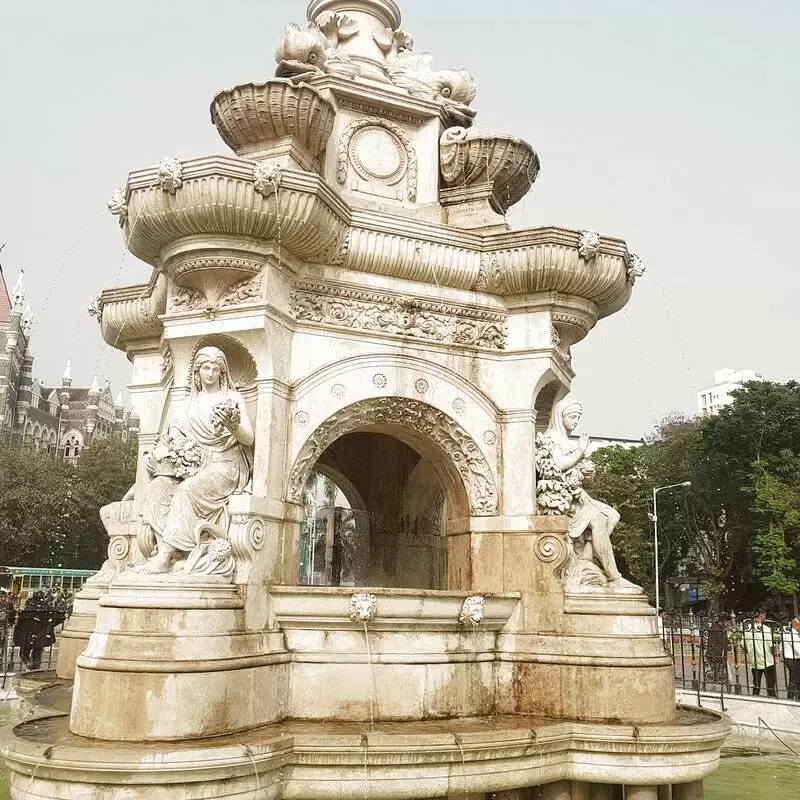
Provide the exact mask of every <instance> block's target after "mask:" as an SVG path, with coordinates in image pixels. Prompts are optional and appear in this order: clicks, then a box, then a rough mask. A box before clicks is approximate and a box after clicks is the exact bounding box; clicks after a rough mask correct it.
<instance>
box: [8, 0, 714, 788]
mask: <svg viewBox="0 0 800 800" xmlns="http://www.w3.org/2000/svg"><path fill="white" fill-rule="evenodd" d="M279 33H280V32H279V29H278V26H277V25H276V30H275V34H276V36H278V35H279ZM276 60H277V62H278V67H277V72H276V77H273V78H267V79H265V80H264V81H263V82H257V83H246V84H243V85H241V86H236V87H233V88H232V89H228V90H226V91H222V92H220V93H219V94H218V95H217V96H216V97H215V98H214V99H213V101H212V104H211V122H212V123H213V124H214V125H215V126H216V128H217V130H218V132H219V134H220V136H221V138H222V139H223V141H224V142H225V144H226V145H228V147H230V148H231V150H232V151H233V154H232V155H214V156H202V157H198V158H180V159H178V158H166V159H164V160H163V161H162V162H161V163H160V164H158V165H156V166H154V167H148V168H146V169H141V170H137V171H134V172H132V173H131V174H130V176H129V178H128V181H127V183H126V184H125V187H124V188H122V189H120V190H119V191H117V192H116V193H115V194H114V196H113V198H112V200H111V201H110V202H109V207H110V210H111V212H112V213H113V214H114V215H116V217H117V218H118V220H119V223H120V225H121V226H122V232H123V235H124V237H125V242H126V245H127V247H128V248H129V249H130V251H131V253H133V254H134V255H135V256H136V257H138V258H139V259H141V260H142V261H144V262H146V263H148V264H151V265H152V267H153V271H152V275H151V277H150V279H149V281H147V282H145V283H142V284H141V285H137V286H130V287H126V288H122V289H119V288H117V289H113V290H109V291H106V292H105V293H104V294H103V296H102V298H101V303H100V306H101V324H102V334H103V336H104V338H105V340H106V341H107V342H109V343H110V344H112V345H113V346H114V347H117V348H119V349H121V350H123V351H124V352H125V353H126V354H127V356H128V358H129V359H130V361H131V363H132V374H131V383H130V387H131V394H132V401H133V404H134V406H135V409H136V411H137V413H138V414H139V417H140V420H141V438H140V447H141V455H142V457H141V465H140V469H139V474H138V477H137V482H136V486H135V488H134V491H133V492H132V493H131V495H130V499H126V500H124V501H120V502H119V503H116V504H114V505H112V506H109V507H107V508H105V509H103V510H102V517H103V520H104V522H105V525H106V528H107V530H108V533H109V536H110V546H109V560H108V562H107V563H106V564H105V566H104V567H103V569H102V571H101V572H100V573H99V574H98V575H97V576H96V578H94V579H93V580H92V581H91V582H90V585H88V586H87V587H86V589H85V590H84V591H83V592H82V593H81V595H80V596H79V599H78V602H77V604H76V614H75V616H74V617H73V618H72V619H71V620H70V625H69V629H68V630H67V631H66V632H65V633H64V636H63V638H62V640H61V647H60V660H59V668H58V677H57V678H56V677H55V676H52V681H48V680H47V679H46V678H43V683H42V685H43V686H44V685H49V684H50V683H51V684H52V685H51V686H50V688H48V689H46V690H45V691H42V692H40V693H39V694H38V696H37V698H36V700H35V702H36V703H37V714H36V715H35V717H34V718H33V719H32V720H29V721H28V722H25V723H23V724H21V725H18V726H17V727H15V728H14V729H12V730H7V731H6V732H5V733H4V735H3V739H2V752H3V755H4V756H5V759H6V761H7V763H8V765H9V767H10V769H11V775H12V777H11V787H12V788H11V792H12V797H13V798H14V800H35V799H37V798H63V799H66V798H70V799H72V798H75V799H78V798H80V800H101V798H102V800H143V799H144V798H146V799H147V800H167V799H168V798H169V800H201V798H202V800H207V799H209V798H219V799H220V800H222V799H223V798H224V799H225V800H228V799H229V798H254V799H257V800H271V799H272V798H287V800H328V798H362V797H363V798H397V800H400V799H401V798H408V799H409V800H410V799H412V798H420V799H421V798H446V797H453V798H454V797H458V798H462V797H465V796H466V797H468V798H484V797H486V798H494V797H499V798H517V799H518V800H524V799H525V798H533V797H541V798H550V799H551V800H555V799H556V798H558V799H560V800H566V799H567V798H571V799H572V800H581V799H583V800H589V798H609V799H610V798H615V797H622V788H621V787H622V786H625V787H626V788H625V793H626V795H625V796H626V797H627V798H629V799H630V798H636V799H637V800H646V799H648V798H649V799H650V800H655V799H656V798H668V797H672V798H674V799H675V800H689V799H690V798H692V799H693V798H700V797H702V780H703V778H704V777H705V776H707V775H708V774H709V773H711V772H713V771H714V770H715V769H716V767H717V763H718V760H719V751H720V746H721V744H722V742H723V740H724V738H725V736H726V735H727V733H728V731H729V724H728V722H727V720H726V719H725V718H723V717H720V716H717V715H715V714H713V713H711V712H703V711H697V710H695V711H690V710H685V709H678V708H676V706H675V698H674V687H673V667H672V663H671V659H670V657H669V656H667V655H666V654H665V653H664V650H663V648H662V646H661V643H660V640H659V638H658V636H657V633H656V618H655V613H654V611H653V609H652V608H651V607H650V606H649V605H648V603H647V600H646V598H645V596H644V595H643V594H642V592H641V591H640V590H639V588H638V587H636V586H634V585H633V584H631V583H629V582H628V581H626V580H625V579H624V578H623V577H622V576H621V575H620V572H619V569H618V567H617V564H616V561H615V558H614V552H613V549H612V546H611V538H610V537H611V533H612V531H613V528H614V525H615V524H616V522H617V520H618V517H617V515H616V512H615V511H614V510H613V509H611V508H609V507H608V506H606V505H604V504H602V503H600V502H598V501H596V500H595V499H594V498H593V497H592V496H591V484H590V478H591V474H592V465H591V463H590V462H589V461H588V459H587V458H586V455H585V445H586V442H585V440H584V439H580V438H577V437H576V436H572V435H571V434H572V433H573V431H574V430H575V427H576V426H577V424H578V422H579V421H580V416H581V408H580V406H579V405H578V404H577V403H574V402H572V401H571V399H570V398H568V397H567V393H568V390H569V387H570V382H571V380H572V378H573V375H574V373H573V369H572V348H573V346H574V345H576V344H577V343H578V342H579V341H580V340H581V339H583V338H584V337H585V336H586V335H587V334H588V333H589V331H591V330H592V328H593V327H594V326H595V324H596V323H597V322H598V320H600V319H602V318H603V317H605V316H608V315H610V314H613V313H614V312H616V311H619V310H620V309H621V308H622V307H623V306H624V305H625V304H626V303H627V302H628V300H629V299H630V296H631V293H632V291H633V289H634V284H635V281H636V279H637V278H638V277H640V276H641V274H642V272H643V265H642V262H641V260H640V259H639V258H638V257H637V256H636V255H634V254H632V253H630V252H629V251H628V248H627V247H626V245H625V243H624V242H623V241H620V240H619V239H615V238H611V237H607V236H601V235H598V234H597V233H594V232H592V231H580V230H571V229H564V228H539V229H527V230H511V229H510V227H509V225H508V223H507V222H506V217H505V215H506V212H507V211H508V209H509V207H510V206H511V205H513V204H514V203H516V202H517V201H519V200H520V199H521V198H522V197H524V196H525V194H526V193H527V192H528V191H529V190H530V188H531V186H532V184H533V183H534V181H535V179H536V177H537V174H538V172H539V158H538V156H537V154H536V152H535V151H534V149H533V148H532V147H531V145H529V144H528V143H527V142H525V141H523V140H521V139H517V138H514V137H511V136H506V135H495V134H489V133H485V132H477V131H476V128H475V126H474V124H473V123H474V120H475V116H476V111H475V109H474V108H473V106H472V102H473V100H474V98H475V95H476V85H475V81H474V80H473V78H472V76H471V75H470V74H469V73H468V72H467V71H465V70H443V69H439V66H440V65H438V64H436V63H435V62H433V61H432V60H431V57H430V56H427V55H422V56H419V55H415V54H414V53H413V41H412V38H411V36H410V35H409V34H408V33H406V32H405V31H404V30H402V29H401V28H400V10H399V8H398V7H397V6H396V4H395V3H394V2H393V0H314V2H312V3H310V5H309V8H308V24H307V25H303V26H299V25H289V26H288V27H286V29H285V31H284V33H283V34H282V35H281V36H280V39H279V41H278V44H277V51H276ZM312 471H315V472H322V473H324V474H325V475H327V476H328V477H329V478H330V479H331V480H332V481H334V482H335V484H336V485H337V486H338V487H339V489H340V490H341V492H342V493H343V495H345V496H346V498H347V503H348V504H349V506H350V508H351V509H354V510H358V511H359V513H361V515H362V518H363V519H365V520H367V523H366V533H365V537H364V541H363V543H362V545H361V548H362V551H363V552H362V554H361V555H362V557H361V558H360V560H359V565H358V568H357V569H356V570H355V572H354V574H353V577H352V580H350V581H349V584H350V585H348V586H330V585H329V586H306V585H301V583H302V581H301V577H300V576H301V571H300V541H301V523H302V521H303V519H304V514H305V510H304V505H303V495H304V489H305V487H306V484H307V481H308V478H309V476H310V475H311V474H312ZM330 582H334V583H335V582H336V581H329V583H330ZM73 681H74V683H73Z"/></svg>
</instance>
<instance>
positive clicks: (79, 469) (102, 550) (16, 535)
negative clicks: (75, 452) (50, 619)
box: [0, 439, 137, 569]
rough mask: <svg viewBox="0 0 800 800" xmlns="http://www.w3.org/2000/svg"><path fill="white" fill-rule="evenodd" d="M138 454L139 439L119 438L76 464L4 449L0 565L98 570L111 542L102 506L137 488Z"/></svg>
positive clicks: (1, 451) (0, 471)
mask: <svg viewBox="0 0 800 800" xmlns="http://www.w3.org/2000/svg"><path fill="white" fill-rule="evenodd" d="M136 459H137V446H136V443H135V442H134V441H130V442H123V441H122V440H120V439H104V440H102V441H100V442H97V443H96V444H94V445H93V446H92V447H91V448H89V449H88V450H84V452H83V453H82V455H81V458H80V460H79V461H78V463H77V465H73V464H71V463H69V462H65V461H59V460H55V459H54V458H53V456H52V455H47V454H44V453H37V452H35V451H30V450H23V449H20V448H18V447H12V446H0V564H4V565H8V566H29V567H30V566H40V567H62V568H64V569H99V567H100V566H101V565H102V563H103V560H104V559H105V557H106V555H105V554H106V549H107V547H108V536H107V534H106V532H105V530H104V528H103V524H102V522H101V521H100V515H99V511H100V508H102V507H103V506H104V505H107V504H108V503H111V502H114V501H115V500H121V499H122V497H123V496H124V495H125V493H126V492H127V491H128V489H129V488H130V487H131V485H132V484H133V482H134V480H135V478H136Z"/></svg>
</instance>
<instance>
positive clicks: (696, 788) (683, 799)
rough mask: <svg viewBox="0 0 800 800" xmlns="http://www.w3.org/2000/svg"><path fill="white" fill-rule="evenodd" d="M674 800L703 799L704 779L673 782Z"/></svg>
mask: <svg viewBox="0 0 800 800" xmlns="http://www.w3.org/2000/svg"><path fill="white" fill-rule="evenodd" d="M672 800H703V781H695V782H694V783H675V784H673V786H672Z"/></svg>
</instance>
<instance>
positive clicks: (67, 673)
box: [56, 582, 108, 680]
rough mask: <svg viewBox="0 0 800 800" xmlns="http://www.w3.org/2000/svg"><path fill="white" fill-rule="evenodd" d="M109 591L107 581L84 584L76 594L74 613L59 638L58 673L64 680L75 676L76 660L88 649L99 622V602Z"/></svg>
mask: <svg viewBox="0 0 800 800" xmlns="http://www.w3.org/2000/svg"><path fill="white" fill-rule="evenodd" d="M107 593H108V584H107V583H100V582H98V583H95V584H88V585H86V586H84V587H83V588H82V589H81V590H80V591H79V592H78V594H76V595H75V602H74V605H73V607H72V614H71V615H70V618H69V619H68V620H67V622H66V624H65V625H64V630H63V631H62V632H61V635H60V636H59V639H58V661H57V662H56V674H57V675H58V677H59V678H62V679H64V680H72V678H74V677H75V662H76V661H77V660H78V656H80V654H81V653H82V652H83V651H84V650H85V649H86V647H87V645H88V644H89V639H90V637H91V635H92V632H93V631H94V627H95V624H96V623H97V604H98V602H99V600H100V598H101V597H103V596H104V595H105V594H107Z"/></svg>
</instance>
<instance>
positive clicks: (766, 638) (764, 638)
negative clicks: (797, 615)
mask: <svg viewBox="0 0 800 800" xmlns="http://www.w3.org/2000/svg"><path fill="white" fill-rule="evenodd" d="M766 619H767V612H766V611H765V610H764V609H763V608H759V609H757V610H756V615H755V617H754V618H753V619H752V620H749V621H748V623H746V624H745V626H744V649H745V654H746V656H747V664H748V666H749V667H750V674H751V676H752V678H753V694H754V695H760V694H761V681H762V678H763V679H765V680H766V684H767V696H768V697H777V696H778V693H777V690H776V686H777V678H776V670H775V644H774V642H773V630H772V626H771V625H769V624H768V623H767V622H766Z"/></svg>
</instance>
